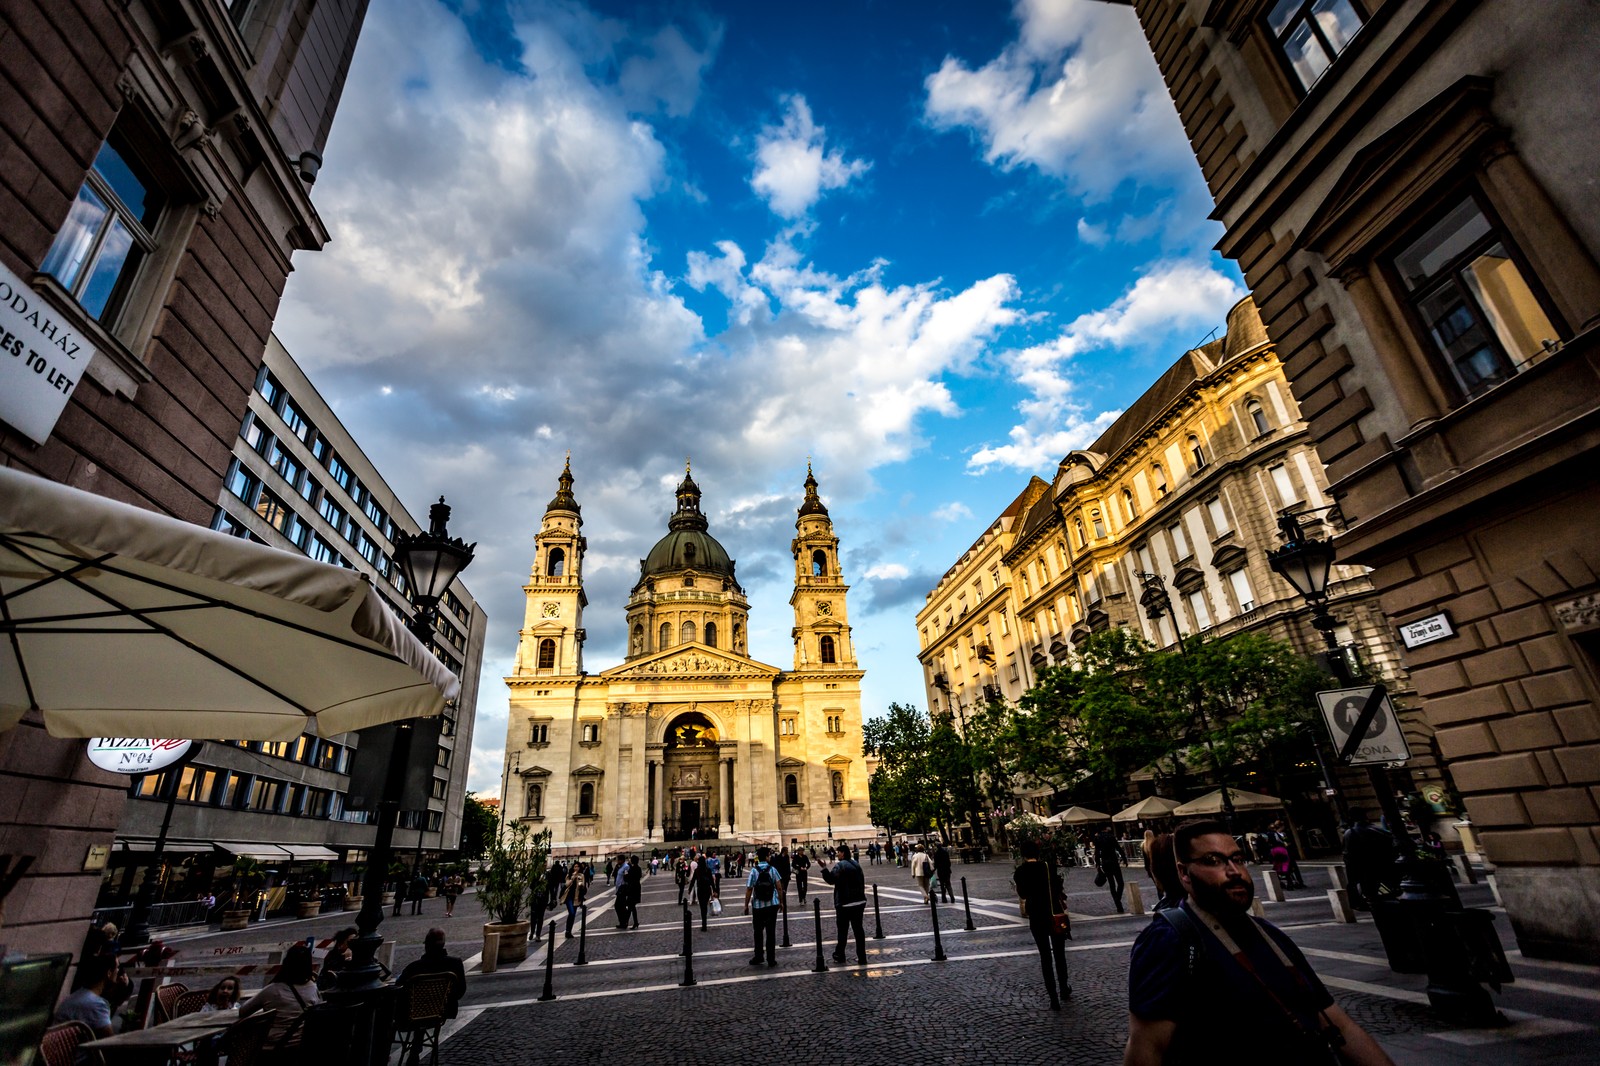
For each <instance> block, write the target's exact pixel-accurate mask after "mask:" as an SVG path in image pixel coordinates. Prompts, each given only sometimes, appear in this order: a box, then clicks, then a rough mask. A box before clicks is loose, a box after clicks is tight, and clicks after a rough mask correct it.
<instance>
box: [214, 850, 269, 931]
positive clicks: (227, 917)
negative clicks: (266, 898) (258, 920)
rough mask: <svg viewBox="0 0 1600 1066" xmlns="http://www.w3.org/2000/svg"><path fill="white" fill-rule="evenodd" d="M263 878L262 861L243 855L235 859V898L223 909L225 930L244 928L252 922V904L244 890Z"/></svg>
mask: <svg viewBox="0 0 1600 1066" xmlns="http://www.w3.org/2000/svg"><path fill="white" fill-rule="evenodd" d="M261 880H262V876H261V863H259V862H257V861H256V860H255V859H251V858H247V857H245V856H243V855H241V856H239V857H238V858H236V859H234V860H233V899H231V900H230V901H229V902H228V905H227V906H226V907H224V908H223V911H222V928H223V929H224V930H234V929H243V928H244V927H245V926H247V925H249V924H250V904H249V903H247V902H245V895H244V890H245V889H246V888H247V887H249V886H250V885H252V884H254V883H256V882H259V881H261Z"/></svg>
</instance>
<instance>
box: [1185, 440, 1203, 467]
mask: <svg viewBox="0 0 1600 1066" xmlns="http://www.w3.org/2000/svg"><path fill="white" fill-rule="evenodd" d="M1189 458H1191V459H1193V460H1194V468H1195V469H1196V470H1199V469H1201V468H1202V467H1204V466H1205V465H1206V453H1205V449H1204V448H1202V447H1200V438H1199V437H1197V436H1195V435H1194V434H1193V433H1191V434H1189Z"/></svg>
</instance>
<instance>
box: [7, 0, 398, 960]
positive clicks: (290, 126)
mask: <svg viewBox="0 0 1600 1066" xmlns="http://www.w3.org/2000/svg"><path fill="white" fill-rule="evenodd" d="M366 8H367V4H366V0H231V2H226V3H224V2H218V0H159V2H157V0H15V2H12V3H7V4H5V5H4V7H3V9H0V40H3V41H4V43H5V55H6V59H5V63H4V64H3V70H0V92H3V94H4V106H0V146H3V148H4V151H3V153H0V158H3V160H4V162H3V164H0V333H5V334H6V335H8V336H9V337H10V338H11V339H10V342H9V343H10V344H12V345H19V346H21V347H23V350H25V351H26V350H31V351H32V352H33V356H34V358H31V359H28V360H26V361H25V360H24V359H23V358H21V357H18V358H15V359H13V358H10V357H7V358H6V359H4V360H0V462H4V463H5V465H6V466H8V467H12V468H15V469H19V470H24V471H28V472H30V473H33V474H36V475H38V476H41V477H44V478H48V479H51V480H54V481H58V482H63V483H65V484H67V485H71V486H73V487H76V488H79V489H84V490H87V491H89V492H94V493H99V494H101V495H104V496H109V497H113V498H115V499H117V500H121V501H124V502H128V503H132V504H135V505H138V506H141V507H145V508H148V509H150V510H152V511H157V512H160V513H162V514H166V515H172V516H175V517H178V518H181V519H186V520H188V521H190V522H195V523H199V524H201V525H204V524H205V523H208V522H210V520H211V518H212V515H213V512H214V510H215V507H216V500H217V495H218V492H219V491H220V490H221V487H222V480H223V477H224V475H225V474H226V473H227V472H228V468H229V466H230V464H231V462H232V442H233V440H234V438H235V436H236V435H237V433H238V428H239V421H240V419H241V417H243V415H244V412H245V409H246V404H245V397H246V395H247V394H248V393H249V391H250V389H251V388H252V386H253V385H254V382H255V380H256V374H257V371H258V369H259V368H260V365H261V358H262V352H263V350H264V348H265V346H266V343H267V335H268V334H269V333H270V331H271V328H272V318H273V314H274V312H275V311H276V308H277V306H278V301H279V298H280V297H281V295H282V293H283V287H284V281H285V279H286V278H287V277H288V274H289V270H290V264H291V261H292V257H293V256H294V255H295V254H296V253H297V252H304V251H314V250H316V249H318V248H320V247H322V245H323V244H324V243H325V242H326V241H327V240H328V231H327V227H326V226H324V224H323V222H322V220H321V219H320V218H319V217H318V215H317V211H316V208H315V207H314V206H313V204H312V199H311V193H312V188H313V186H312V182H313V181H314V180H315V178H316V175H317V170H318V167H319V166H320V163H321V152H322V150H323V146H324V143H325V141H326V139H327V135H328V129H329V127H330V125H331V123H332V121H333V116H334V111H335V109H336V108H337V106H338V103H339V96H340V92H341V90H342V88H343V85H344V78H345V73H346V71H347V70H348V69H349V65H350V58H351V55H352V53H353V52H354V49H355V44H356V39H357V36H358V35H359V33H360V30H361V25H362V20H363V18H364V17H365V14H366ZM29 364H32V365H29ZM35 367H37V369H35ZM126 785H127V782H126V781H125V780H123V779H121V778H118V777H116V776H114V775H112V774H108V773H104V772H101V771H99V770H96V769H94V768H93V767H92V766H91V765H90V764H89V762H88V760H87V758H86V757H85V754H84V743H83V742H82V741H69V740H60V739H56V738H53V737H50V736H49V735H47V734H46V732H45V730H44V727H43V723H42V721H41V719H40V716H39V715H38V714H37V713H36V712H29V713H27V714H25V715H24V716H23V718H22V721H21V722H20V724H19V725H17V726H16V727H15V728H13V729H10V730H8V731H6V732H4V733H0V853H3V854H8V855H11V856H19V857H20V856H26V857H30V858H31V860H32V865H31V866H30V868H29V869H28V871H27V874H26V875H25V876H24V877H23V878H22V879H21V880H20V881H19V882H18V883H17V885H16V886H15V888H14V889H13V890H12V891H11V892H10V893H9V895H7V897H6V898H5V901H4V905H5V937H4V939H5V941H6V943H7V945H8V946H9V947H10V948H11V949H12V950H14V951H21V952H35V951H62V950H76V949H77V947H78V946H79V945H80V944H81V943H82V941H83V930H84V927H85V924H86V923H87V921H88V918H89V915H90V912H91V910H92V909H93V907H94V903H95V897H96V894H97V893H98V891H99V887H100V881H101V870H100V868H99V867H100V864H102V863H103V862H104V861H105V852H106V851H107V850H109V846H110V845H111V843H112V837H113V834H114V831H115V828H116V826H117V824H118V822H119V821H120V820H121V818H122V813H123V806H124V796H125V794H126Z"/></svg>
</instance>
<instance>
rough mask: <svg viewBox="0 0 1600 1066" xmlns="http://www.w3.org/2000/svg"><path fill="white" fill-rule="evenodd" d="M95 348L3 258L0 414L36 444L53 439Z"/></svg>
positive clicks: (0, 268) (0, 266) (0, 279)
mask: <svg viewBox="0 0 1600 1066" xmlns="http://www.w3.org/2000/svg"><path fill="white" fill-rule="evenodd" d="M94 354H95V350H94V349H93V348H91V347H90V346H89V345H88V344H86V343H85V342H84V341H83V340H82V338H81V337H79V336H78V334H76V333H75V332H73V331H72V329H70V328H69V327H68V326H67V324H66V323H64V322H62V321H61V320H60V318H59V317H58V316H57V315H56V313H55V310H54V308H52V307H51V306H50V305H49V304H47V303H45V302H44V301H43V300H42V299H40V298H39V294H38V293H36V292H34V291H33V289H31V288H29V287H28V285H27V283H26V282H24V281H23V280H22V279H21V278H19V277H17V276H16V275H15V274H13V273H12V272H11V270H10V268H8V267H7V266H6V265H5V264H4V263H0V418H3V419H5V420H6V421H7V422H9V423H10V424H11V425H13V426H15V427H16V428H17V429H18V430H19V431H20V432H21V433H22V434H23V435H24V436H26V437H28V438H29V439H30V440H32V441H33V442H34V443H35V444H43V443H44V442H45V441H47V440H49V439H50V434H51V432H52V431H53V430H54V429H55V428H56V420H57V419H58V418H60V417H61V412H62V410H63V409H64V408H65V407H66V406H67V398H68V397H70V396H71V395H72V390H73V387H74V386H76V385H77V384H78V379H79V378H80V377H82V376H83V370H84V368H85V367H87V366H88V365H89V360H91V359H93V358H94Z"/></svg>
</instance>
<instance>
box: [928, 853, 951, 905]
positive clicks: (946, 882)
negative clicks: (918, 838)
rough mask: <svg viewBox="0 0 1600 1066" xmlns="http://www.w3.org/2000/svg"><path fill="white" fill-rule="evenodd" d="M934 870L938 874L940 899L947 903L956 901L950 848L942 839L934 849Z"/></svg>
mask: <svg viewBox="0 0 1600 1066" xmlns="http://www.w3.org/2000/svg"><path fill="white" fill-rule="evenodd" d="M933 872H934V873H936V874H938V879H939V899H940V900H942V901H943V902H945V903H954V902H955V901H956V894H955V891H954V890H953V889H952V888H951V887H950V849H949V848H947V847H945V846H944V841H940V842H939V845H938V846H937V847H935V848H934V849H933Z"/></svg>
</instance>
